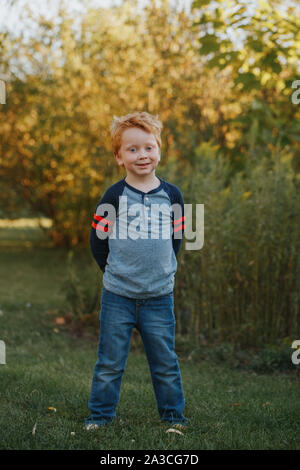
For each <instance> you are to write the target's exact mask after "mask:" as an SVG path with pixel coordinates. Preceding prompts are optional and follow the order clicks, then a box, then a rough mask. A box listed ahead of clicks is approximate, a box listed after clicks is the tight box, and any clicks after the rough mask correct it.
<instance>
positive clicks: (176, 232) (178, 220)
mask: <svg viewBox="0 0 300 470" xmlns="http://www.w3.org/2000/svg"><path fill="white" fill-rule="evenodd" d="M166 184H167V191H168V194H169V197H170V201H171V205H173V204H178V209H176V210H175V211H174V210H173V211H172V225H173V233H172V244H173V249H174V252H175V255H176V256H177V255H178V253H179V250H180V247H181V244H182V239H183V235H184V221H185V215H184V202H183V196H182V193H181V191H180V189H179V188H178V187H177V186H175V184H172V183H169V182H166Z"/></svg>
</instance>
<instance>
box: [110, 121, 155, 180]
mask: <svg viewBox="0 0 300 470" xmlns="http://www.w3.org/2000/svg"><path fill="white" fill-rule="evenodd" d="M115 158H116V160H117V162H118V164H119V165H124V167H125V169H126V171H127V175H129V176H131V177H132V178H134V179H142V180H144V179H149V177H150V178H151V176H154V175H155V168H156V167H157V165H158V163H159V161H160V149H159V146H158V144H157V142H156V139H155V137H154V135H153V134H151V133H149V132H146V131H144V130H143V129H140V128H138V127H130V128H129V129H126V130H125V131H124V132H123V134H122V141H121V147H120V150H119V155H116V154H115Z"/></svg>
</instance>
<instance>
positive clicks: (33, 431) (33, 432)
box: [32, 423, 37, 436]
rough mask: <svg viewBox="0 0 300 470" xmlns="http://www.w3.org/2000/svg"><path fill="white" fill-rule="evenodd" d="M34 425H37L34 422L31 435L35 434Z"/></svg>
mask: <svg viewBox="0 0 300 470" xmlns="http://www.w3.org/2000/svg"><path fill="white" fill-rule="evenodd" d="M36 425H37V423H34V426H33V428H32V435H33V436H34V435H35V430H36Z"/></svg>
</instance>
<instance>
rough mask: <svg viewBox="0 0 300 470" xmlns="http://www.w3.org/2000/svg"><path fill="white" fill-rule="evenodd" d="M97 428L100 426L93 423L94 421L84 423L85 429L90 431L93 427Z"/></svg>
mask: <svg viewBox="0 0 300 470" xmlns="http://www.w3.org/2000/svg"><path fill="white" fill-rule="evenodd" d="M99 428H100V426H98V424H95V423H89V424H86V425H85V429H86V430H87V431H91V430H93V429H99Z"/></svg>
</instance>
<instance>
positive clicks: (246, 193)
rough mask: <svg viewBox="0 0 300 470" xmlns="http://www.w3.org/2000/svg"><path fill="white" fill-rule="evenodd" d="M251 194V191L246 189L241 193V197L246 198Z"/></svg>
mask: <svg viewBox="0 0 300 470" xmlns="http://www.w3.org/2000/svg"><path fill="white" fill-rule="evenodd" d="M250 196H251V191H246V192H244V193H243V199H248V198H249V197H250Z"/></svg>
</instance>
